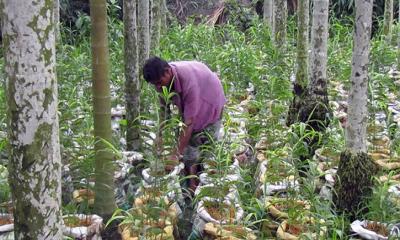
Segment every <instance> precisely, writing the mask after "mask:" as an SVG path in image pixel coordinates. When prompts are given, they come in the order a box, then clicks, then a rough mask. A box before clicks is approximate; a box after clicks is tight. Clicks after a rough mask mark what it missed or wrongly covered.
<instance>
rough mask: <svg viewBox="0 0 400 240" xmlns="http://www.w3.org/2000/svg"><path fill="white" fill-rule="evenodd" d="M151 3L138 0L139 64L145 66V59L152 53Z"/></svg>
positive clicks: (145, 0) (146, 0) (147, 0)
mask: <svg viewBox="0 0 400 240" xmlns="http://www.w3.org/2000/svg"><path fill="white" fill-rule="evenodd" d="M149 11H150V3H149V0H138V11H137V12H138V18H137V20H138V21H137V22H138V40H139V41H138V46H139V65H140V68H141V67H142V66H143V64H144V61H146V59H147V58H148V57H149V54H150V19H149Z"/></svg>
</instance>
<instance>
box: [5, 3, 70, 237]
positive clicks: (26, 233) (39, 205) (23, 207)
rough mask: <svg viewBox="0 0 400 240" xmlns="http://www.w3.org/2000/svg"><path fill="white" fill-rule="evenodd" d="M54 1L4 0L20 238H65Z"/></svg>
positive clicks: (11, 159) (11, 158)
mask: <svg viewBox="0 0 400 240" xmlns="http://www.w3.org/2000/svg"><path fill="white" fill-rule="evenodd" d="M53 3H54V2H53V1H51V0H49V1H37V2H34V1H15V0H4V1H2V11H3V15H2V20H3V25H2V26H3V29H2V30H3V43H4V51H5V52H4V58H5V73H6V74H5V76H6V86H7V101H8V104H7V105H8V106H7V107H8V109H7V113H8V139H9V144H10V155H9V173H10V174H9V183H10V189H11V195H12V198H13V202H14V232H15V239H49V240H50V239H62V231H61V221H62V220H61V212H60V205H61V157H60V145H59V135H58V132H59V127H58V115H57V101H58V100H57V98H58V93H57V77H56V68H55V65H56V58H55V51H56V50H55V35H54V30H55V26H54V18H53V10H54V6H53ZM39 20H40V21H39Z"/></svg>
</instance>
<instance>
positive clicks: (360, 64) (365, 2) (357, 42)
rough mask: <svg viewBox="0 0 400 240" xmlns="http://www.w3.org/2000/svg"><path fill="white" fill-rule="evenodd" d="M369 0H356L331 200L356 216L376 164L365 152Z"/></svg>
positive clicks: (342, 209) (363, 205)
mask: <svg viewBox="0 0 400 240" xmlns="http://www.w3.org/2000/svg"><path fill="white" fill-rule="evenodd" d="M372 4H373V0H356V22H355V29H354V45H353V58H352V71H351V88H350V95H349V99H348V106H349V107H348V125H347V129H346V148H347V150H346V152H344V153H343V154H342V155H341V157H340V164H339V169H338V173H337V174H338V179H340V181H337V182H336V184H335V190H336V191H335V192H336V193H337V196H336V195H335V196H334V202H335V203H336V207H337V208H338V210H339V211H345V212H348V213H349V214H350V216H351V218H353V219H354V218H356V217H357V215H359V214H360V213H361V212H360V211H359V210H361V209H363V210H367V209H366V208H365V202H363V201H362V200H363V199H368V197H369V195H370V194H371V187H372V186H373V182H372V180H371V179H372V176H373V175H374V174H376V172H377V167H376V165H375V163H374V162H372V160H371V158H370V157H368V155H367V121H368V111H367V110H368V109H367V96H368V92H367V88H368V64H369V51H370V49H369V40H370V37H371V22H372Z"/></svg>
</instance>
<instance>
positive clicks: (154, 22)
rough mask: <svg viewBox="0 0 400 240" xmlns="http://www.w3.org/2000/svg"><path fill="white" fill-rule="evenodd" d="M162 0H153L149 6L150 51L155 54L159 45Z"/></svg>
mask: <svg viewBox="0 0 400 240" xmlns="http://www.w3.org/2000/svg"><path fill="white" fill-rule="evenodd" d="M162 7H163V6H162V0H153V1H152V6H151V41H150V43H151V51H152V53H153V54H154V53H157V51H158V47H159V44H160V31H161V11H162Z"/></svg>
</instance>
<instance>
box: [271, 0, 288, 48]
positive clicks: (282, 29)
mask: <svg viewBox="0 0 400 240" xmlns="http://www.w3.org/2000/svg"><path fill="white" fill-rule="evenodd" d="M274 9H275V14H274V17H275V19H274V34H275V43H276V46H277V48H280V47H283V46H284V45H285V44H286V25H287V11H288V9H287V1H286V0H277V1H275V6H274Z"/></svg>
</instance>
